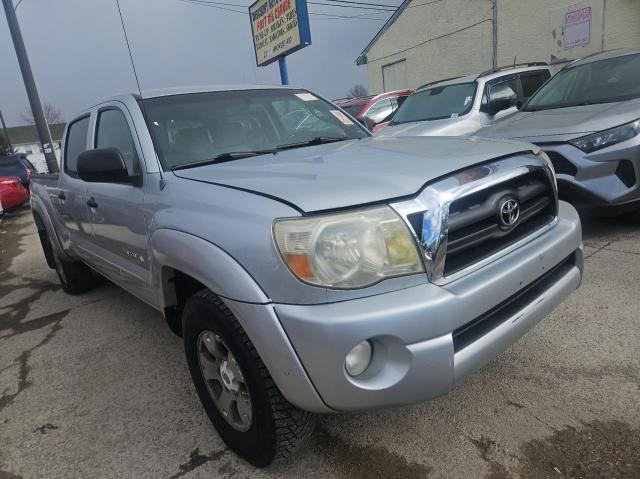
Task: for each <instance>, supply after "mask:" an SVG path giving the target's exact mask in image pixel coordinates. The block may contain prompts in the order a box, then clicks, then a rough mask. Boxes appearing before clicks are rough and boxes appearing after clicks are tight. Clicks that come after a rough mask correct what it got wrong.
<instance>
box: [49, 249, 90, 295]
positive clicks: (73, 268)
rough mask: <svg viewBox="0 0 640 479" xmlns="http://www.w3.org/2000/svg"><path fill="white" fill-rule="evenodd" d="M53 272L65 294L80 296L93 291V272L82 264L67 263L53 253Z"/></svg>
mask: <svg viewBox="0 0 640 479" xmlns="http://www.w3.org/2000/svg"><path fill="white" fill-rule="evenodd" d="M54 260H55V270H56V273H57V275H58V279H59V280H60V284H61V285H62V290H63V291H64V292H65V293H67V294H73V295H77V294H82V293H86V292H87V291H89V290H91V289H93V287H94V286H95V277H94V275H93V271H91V268H89V267H88V266H87V265H85V264H84V263H80V262H75V261H67V260H66V259H62V258H61V257H60V256H59V255H58V254H56V253H54Z"/></svg>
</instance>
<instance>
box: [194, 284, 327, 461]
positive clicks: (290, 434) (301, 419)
mask: <svg viewBox="0 0 640 479" xmlns="http://www.w3.org/2000/svg"><path fill="white" fill-rule="evenodd" d="M204 331H211V332H213V333H215V334H217V335H219V337H220V338H221V339H222V340H223V341H224V343H226V345H228V349H229V350H230V352H231V353H232V354H233V356H234V357H235V359H236V360H237V363H238V365H239V366H240V369H241V371H242V374H243V376H244V381H245V382H246V386H247V388H248V390H249V395H250V398H251V412H252V420H251V425H250V427H249V429H248V430H247V431H246V432H240V431H238V430H237V429H234V428H233V427H232V426H231V425H230V424H229V423H228V422H227V420H226V419H225V418H224V417H223V415H222V414H221V412H220V411H219V410H218V408H217V406H216V404H215V403H214V401H213V399H212V397H211V395H210V393H209V390H208V388H207V385H206V384H205V379H204V377H203V374H202V372H201V370H200V365H199V359H198V344H199V338H200V335H201V334H202V333H203V332H204ZM182 332H183V340H184V347H185V353H186V356H187V363H188V365H189V370H190V372H191V377H192V378H193V383H194V385H195V388H196V392H197V393H198V396H199V397H200V401H201V402H202V405H203V406H204V409H205V411H206V413H207V415H208V416H209V419H211V422H212V423H213V425H214V427H215V428H216V430H217V431H218V434H220V437H221V438H222V440H223V441H224V442H225V443H226V444H227V446H228V447H229V448H230V449H231V450H232V451H234V452H235V453H236V454H237V455H238V456H240V457H242V458H243V459H245V460H246V461H248V462H249V463H251V464H253V465H254V466H256V467H266V466H268V465H269V464H271V462H272V461H273V460H275V459H280V458H283V457H287V456H289V455H291V454H292V453H293V452H294V451H295V450H296V449H297V448H298V447H299V446H300V445H301V444H302V443H303V442H304V441H305V440H306V439H307V438H308V437H309V436H310V435H311V433H312V432H313V428H314V425H315V423H314V416H313V415H312V414H310V413H308V412H305V411H302V410H300V409H298V408H296V407H294V406H293V405H292V404H290V403H289V402H288V401H287V400H286V399H285V398H284V397H283V396H282V394H281V393H280V390H279V389H278V387H277V386H276V384H275V383H274V381H273V379H272V378H271V375H270V374H269V371H268V370H267V368H266V366H265V365H264V363H263V362H262V359H260V356H259V355H258V352H257V351H256V349H255V348H254V346H253V344H252V343H251V341H250V340H249V338H248V337H247V335H246V333H245V332H244V330H243V329H242V327H241V326H240V323H238V321H237V319H236V318H235V317H234V316H233V314H232V313H231V311H229V309H228V308H227V307H226V305H225V304H224V302H222V300H221V299H220V298H218V297H217V296H216V295H215V294H214V293H212V292H211V291H209V290H202V291H200V292H199V293H196V294H195V295H194V296H193V297H192V298H190V299H189V300H188V301H187V303H186V305H185V307H184V311H183V315H182Z"/></svg>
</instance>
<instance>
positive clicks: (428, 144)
mask: <svg viewBox="0 0 640 479" xmlns="http://www.w3.org/2000/svg"><path fill="white" fill-rule="evenodd" d="M532 150H534V151H537V148H536V147H534V146H533V145H528V144H526V143H519V142H513V141H495V140H481V139H475V138H474V139H460V138H444V137H442V138H440V137H438V138H375V137H371V138H365V139H361V140H350V141H344V142H337V143H330V144H325V145H318V146H310V147H305V148H297V149H293V150H285V151H282V152H279V153H277V154H273V155H271V154H270V155H260V156H254V157H250V158H244V159H241V160H236V161H232V162H228V163H221V164H217V165H207V166H201V167H198V168H191V169H185V170H177V171H175V172H174V173H175V175H176V176H178V177H180V178H185V179H189V180H195V181H201V182H207V183H212V184H218V185H223V186H228V187H232V188H238V189H242V190H246V191H250V192H254V193H257V194H262V195H266V196H269V197H273V198H275V199H278V200H280V201H283V202H285V203H288V204H291V205H293V206H295V207H296V208H297V209H299V210H301V211H304V212H310V211H320V210H328V209H334V208H343V207H349V206H356V205H363V204H367V203H374V202H378V201H384V200H388V199H391V198H400V197H403V196H409V195H412V194H414V193H416V192H417V191H419V190H420V189H421V188H422V186H423V185H424V184H425V183H427V182H430V181H432V180H434V179H436V178H439V177H442V176H445V175H447V174H449V173H452V172H454V171H456V170H460V169H463V168H467V167H469V166H471V165H474V164H476V163H481V162H484V161H488V160H491V159H493V158H497V157H500V156H505V155H511V154H515V153H518V152H524V151H532Z"/></svg>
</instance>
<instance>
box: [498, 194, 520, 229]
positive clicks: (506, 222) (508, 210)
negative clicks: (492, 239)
mask: <svg viewBox="0 0 640 479" xmlns="http://www.w3.org/2000/svg"><path fill="white" fill-rule="evenodd" d="M499 217H500V221H501V222H502V225H503V226H505V227H509V228H510V227H512V226H514V225H515V224H516V223H517V222H518V219H519V218H520V204H519V203H518V200H516V199H515V198H507V199H505V200H503V201H502V203H500V208H499Z"/></svg>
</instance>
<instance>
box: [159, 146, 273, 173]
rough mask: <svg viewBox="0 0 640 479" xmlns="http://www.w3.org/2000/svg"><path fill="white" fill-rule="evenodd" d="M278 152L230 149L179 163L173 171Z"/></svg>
mask: <svg viewBox="0 0 640 479" xmlns="http://www.w3.org/2000/svg"><path fill="white" fill-rule="evenodd" d="M272 153H277V150H258V151H229V152H226V153H220V154H219V155H216V156H214V157H211V158H207V159H206V160H200V161H194V162H193V163H187V164H185V165H178V166H174V167H173V168H171V171H176V170H184V169H186V168H197V167H198V166H205V165H214V164H216V163H225V162H227V161H233V160H241V159H242V158H249V157H251V156H258V155H268V154H272Z"/></svg>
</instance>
